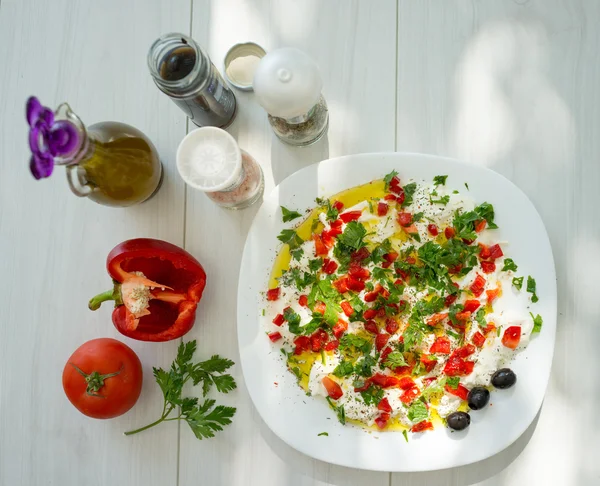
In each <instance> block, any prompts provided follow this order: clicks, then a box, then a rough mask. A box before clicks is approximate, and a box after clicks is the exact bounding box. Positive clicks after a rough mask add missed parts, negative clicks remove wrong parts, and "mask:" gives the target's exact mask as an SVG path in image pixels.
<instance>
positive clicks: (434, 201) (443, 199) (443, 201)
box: [429, 194, 450, 206]
mask: <svg viewBox="0 0 600 486" xmlns="http://www.w3.org/2000/svg"><path fill="white" fill-rule="evenodd" d="M429 202H430V203H431V204H443V205H444V206H445V205H446V204H448V203H449V202H450V196H448V195H447V194H446V195H445V196H442V197H441V198H439V199H431V198H429Z"/></svg>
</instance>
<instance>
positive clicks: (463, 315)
mask: <svg viewBox="0 0 600 486" xmlns="http://www.w3.org/2000/svg"><path fill="white" fill-rule="evenodd" d="M470 318H471V313H470V312H469V311H462V312H457V313H456V320H457V321H462V322H465V321H468V320H469V319H470Z"/></svg>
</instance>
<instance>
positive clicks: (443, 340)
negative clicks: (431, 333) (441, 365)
mask: <svg viewBox="0 0 600 486" xmlns="http://www.w3.org/2000/svg"><path fill="white" fill-rule="evenodd" d="M429 352H430V353H437V354H450V339H448V338H447V337H446V336H440V337H438V338H436V340H435V341H434V343H433V344H432V345H431V348H429Z"/></svg>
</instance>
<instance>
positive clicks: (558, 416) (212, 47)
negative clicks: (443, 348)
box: [0, 0, 600, 486]
mask: <svg viewBox="0 0 600 486" xmlns="http://www.w3.org/2000/svg"><path fill="white" fill-rule="evenodd" d="M169 31H179V32H184V33H189V34H191V35H192V36H193V37H194V38H195V39H196V40H197V41H198V42H199V43H200V44H201V45H203V46H204V47H205V48H206V49H207V51H208V52H209V54H210V55H211V57H212V58H213V60H214V61H215V63H216V64H217V65H219V67H220V66H221V64H222V62H221V60H222V59H223V56H224V54H225V52H226V50H227V49H228V47H229V46H231V45H233V44H235V43H236V42H239V41H247V40H252V41H255V42H258V43H260V44H262V45H263V46H264V47H265V48H266V49H273V48H276V47H279V46H296V47H299V48H301V49H303V50H305V51H306V52H308V53H309V54H310V55H312V56H314V57H315V58H316V60H317V61H318V63H319V64H320V66H321V69H322V74H323V78H324V79H323V80H324V94H325V97H326V98H327V101H328V103H329V108H330V113H331V124H330V129H329V135H328V138H327V139H326V140H324V141H322V142H321V143H319V144H317V145H315V146H313V147H310V148H303V149H295V148H290V147H287V146H284V145H282V144H281V143H280V142H278V141H277V140H276V139H275V137H274V135H273V134H272V132H271V131H270V128H269V126H268V123H267V120H266V115H265V114H264V112H263V111H262V110H261V109H260V108H259V107H258V105H257V104H256V102H255V100H254V97H253V96H252V94H247V93H239V92H236V94H237V96H238V100H239V104H240V110H239V114H238V117H237V120H236V122H235V124H234V125H233V126H232V127H231V129H230V131H231V133H233V134H234V136H236V137H237V139H238V140H239V143H240V146H241V147H242V148H243V149H245V150H247V151H248V152H250V153H251V154H252V155H253V156H254V157H255V158H256V159H257V160H258V161H260V163H261V165H262V167H263V170H264V172H265V176H266V186H267V187H266V190H267V191H269V190H270V189H271V188H272V187H273V186H274V185H275V184H276V183H278V182H280V181H281V180H282V179H283V178H284V177H286V176H287V175H289V174H290V173H292V172H294V171H295V170H297V169H299V168H301V167H303V166H305V165H307V164H311V163H314V162H317V161H319V160H321V159H324V158H327V157H335V156H340V155H345V154H352V153H360V152H373V151H414V152H425V153H432V154H440V155H448V156H453V157H457V158H460V159H464V160H467V161H470V162H472V163H473V164H484V165H486V166H489V167H491V168H493V169H494V170H496V171H498V172H500V173H502V174H504V175H505V176H507V177H508V178H509V179H511V180H512V181H514V182H515V183H516V184H517V185H518V186H519V187H521V188H522V189H523V191H525V193H526V194H527V195H528V196H529V197H530V198H531V200H532V201H533V202H534V204H535V206H536V207H537V209H538V211H539V212H540V214H541V215H542V218H543V220H544V222H545V224H546V227H547V229H548V233H549V235H550V239H551V242H552V246H553V250H554V255H555V260H556V267H557V273H558V289H559V329H558V336H557V345H556V353H555V358H554V366H553V370H552V376H551V380H550V384H549V388H548V394H547V398H546V400H545V402H544V405H543V407H542V410H541V412H540V415H539V417H538V420H537V421H536V423H534V424H533V425H532V426H531V427H530V428H529V430H528V431H527V432H526V433H525V434H524V436H523V437H521V438H520V439H519V440H518V441H517V442H516V443H515V444H514V445H512V446H511V447H509V448H508V449H507V450H505V451H504V452H502V453H500V454H498V455H497V456H495V457H493V458H490V459H488V460H486V461H483V462H481V463H478V464H474V465H470V466H466V467H461V468H457V469H452V470H445V471H438V472H433V473H420V474H416V473H415V474H387V473H370V472H365V471H356V470H351V469H346V468H341V467H336V466H330V465H328V464H325V463H323V462H319V461H316V460H312V459H310V458H308V457H306V456H303V455H301V454H299V453H297V452H295V451H294V450H292V449H291V448H290V447H288V446H287V445H286V444H284V443H282V442H281V441H280V440H279V439H277V438H276V437H275V436H274V434H273V433H272V432H270V431H269V430H268V429H267V428H266V426H265V424H264V423H263V422H262V421H261V419H260V418H259V417H258V415H257V413H256V411H255V409H254V408H253V405H252V403H251V402H250V399H249V396H248V393H247V391H246V389H245V387H244V384H243V379H242V376H241V372H240V367H239V366H237V367H235V375H236V378H237V380H238V383H239V385H240V386H239V390H238V391H237V392H235V393H234V394H232V396H229V397H228V402H229V403H231V404H235V406H237V408H238V413H237V416H236V418H235V421H234V424H233V425H232V426H230V427H228V428H227V429H226V430H225V431H224V432H223V433H220V434H218V436H217V437H216V438H214V439H211V440H204V441H198V440H197V439H195V438H194V436H193V435H192V433H191V432H190V431H189V429H188V428H187V426H186V425H185V424H183V425H182V426H181V428H178V426H177V425H176V424H174V423H168V424H162V425H161V426H159V427H157V428H155V429H152V430H149V431H147V432H145V433H143V434H139V435H137V436H132V437H125V436H123V435H122V432H123V431H124V430H127V429H131V428H133V427H134V426H139V425H143V424H146V423H148V422H149V421H151V420H152V419H153V418H154V417H155V416H157V414H158V413H159V408H160V403H161V396H160V391H159V389H158V387H157V386H156V385H155V383H154V380H153V379H152V376H151V367H152V366H168V365H169V363H170V362H171V360H172V359H173V357H174V354H175V349H176V346H177V343H176V342H171V343H167V344H151V343H143V342H139V341H132V340H129V339H127V338H125V337H123V336H121V335H120V334H118V333H117V332H116V330H115V329H114V328H113V326H112V324H111V322H110V312H109V309H104V308H103V309H102V310H101V311H100V312H97V313H91V312H89V311H88V310H87V306H86V302H87V300H88V299H89V297H90V296H92V295H95V294H96V293H97V292H99V291H101V290H104V288H105V287H106V286H107V284H109V278H108V276H107V275H106V273H105V269H104V261H105V258H106V255H107V253H108V251H109V250H110V249H111V248H112V247H113V246H114V245H116V244H117V243H119V242H120V241H122V240H125V239H127V238H132V237H140V236H147V237H156V238H162V239H166V240H169V241H171V242H173V243H175V244H178V245H181V246H184V247H185V248H186V249H187V250H188V251H189V252H191V253H192V254H193V255H195V256H196V257H197V258H198V259H199V260H200V261H201V262H202V263H203V265H204V266H205V269H206V271H207V274H208V287H207V290H206V293H205V295H204V298H203V300H202V303H201V305H200V307H199V311H198V317H197V322H196V326H195V327H194V329H193V330H192V331H191V332H190V333H189V334H188V336H187V337H188V338H195V339H197V340H198V342H199V344H200V350H201V353H202V355H204V356H208V355H209V354H210V353H220V354H222V355H225V356H228V357H231V358H233V359H234V360H238V359H239V357H238V351H237V340H236V319H235V316H236V311H235V304H232V302H235V296H236V287H237V277H238V267H239V261H240V254H241V250H242V247H243V244H244V239H245V236H246V232H247V230H248V227H249V225H250V222H251V220H252V218H253V215H254V214H255V212H256V209H257V208H256V207H254V208H250V209H247V210H245V211H241V212H228V211H226V210H222V209H219V208H218V207H216V206H215V205H213V204H212V203H211V202H210V201H209V200H208V199H206V198H205V196H204V195H203V194H201V193H199V192H195V191H193V190H187V189H186V187H185V186H184V184H183V182H182V181H181V180H180V179H179V178H178V176H177V173H176V169H175V166H174V154H175V149H176V147H177V144H178V143H179V141H180V140H181V139H182V138H183V136H184V135H185V134H186V132H187V131H188V130H189V129H191V128H193V126H192V125H191V124H190V123H188V122H187V120H186V118H185V116H184V114H183V113H182V112H181V111H180V110H179V109H178V108H177V107H176V106H175V105H174V104H173V103H171V101H169V100H168V99H167V97H165V96H164V95H163V94H161V93H160V92H159V91H158V89H157V88H156V87H155V86H154V84H153V83H152V80H151V79H150V76H149V74H148V71H147V68H146V52H147V49H148V47H149V45H150V44H151V42H152V41H153V40H154V39H155V38H156V37H158V36H159V35H160V34H163V33H166V32H169ZM0 46H1V49H0V93H1V94H0V133H1V136H2V139H1V140H2V142H1V149H0V150H1V157H0V167H1V172H0V279H1V283H0V316H1V317H0V485H1V486H20V485H27V486H38V485H61V486H62V485H85V486H93V485H98V486H106V485H119V486H120V485H147V486H153V485H159V486H165V485H180V486H191V485H211V486H212V485H260V486H279V485H294V486H300V485H302V486H308V485H319V486H320V485H328V484H331V485H362V484H364V485H369V486H389V485H393V486H400V485H405V484H406V485H411V486H412V485H415V486H416V485H442V486H445V485H447V486H450V485H467V484H481V485H486V486H492V485H494V486H495V485H498V486H499V485H503V486H505V485H511V486H512V485H514V486H520V485H524V484H527V485H529V486H535V485H577V486H579V485H581V486H589V485H593V484H600V462H599V461H598V459H597V458H598V452H597V451H598V450H599V449H600V418H599V417H600V416H599V414H598V413H597V409H596V408H595V405H596V403H597V401H598V399H600V379H599V376H598V375H599V374H598V371H597V370H598V369H600V354H599V353H598V342H599V341H600V327H599V325H598V317H599V316H600V298H598V277H597V276H598V274H599V273H600V229H599V228H600V225H599V223H600V217H599V216H598V209H597V205H598V196H597V194H598V193H597V191H598V186H599V183H600V142H599V140H600V94H599V88H600V54H599V52H600V51H599V46H600V2H598V1H596V0H571V1H560V0H537V1H528V0H514V1H508V0H473V1H466V0H465V1H462V0H430V1H424V0H398V1H396V0H360V1H358V0H355V1H350V0H272V1H268V0H164V1H161V0H130V1H123V0H103V1H94V2H92V1H76V0H51V1H44V0H1V3H0ZM32 94H35V95H37V96H38V97H39V98H40V99H41V100H42V102H43V103H44V104H47V105H50V106H56V105H57V104H58V103H59V102H61V101H64V100H68V101H69V102H70V104H71V105H72V107H73V109H74V110H75V111H76V112H77V113H78V114H79V115H80V116H81V117H82V119H83V120H84V121H85V122H87V123H93V122H97V121H102V120H119V121H123V122H126V123H130V124H132V125H134V126H136V127H138V128H140V129H141V130H142V131H144V132H145V133H146V134H147V135H148V136H149V137H150V138H151V139H152V140H153V141H154V142H155V144H156V146H157V147H158V150H159V152H160V154H161V157H162V160H163V161H164V165H165V168H166V178H165V182H164V185H163V187H162V189H161V191H160V192H159V194H158V195H157V196H156V197H155V198H154V199H153V200H152V201H150V202H148V203H147V204H143V205H141V206H139V207H136V208H132V209H127V210H115V209H110V208H104V207H102V206H99V205H96V204H94V203H93V202H91V201H87V200H77V199H76V198H75V197H74V196H72V195H71V194H70V192H69V190H68V187H67V184H66V181H65V177H64V175H63V174H62V169H60V168H59V169H57V174H55V175H54V176H53V177H52V178H51V179H48V180H44V181H39V182H38V181H34V180H33V178H32V177H31V176H30V175H29V172H28V169H27V161H28V149H27V143H26V132H27V128H26V123H25V119H24V103H25V100H26V98H27V97H28V96H29V95H32ZM100 336H110V337H115V338H117V339H121V340H122V341H124V342H126V343H127V344H128V345H130V346H131V347H132V348H133V349H134V350H135V351H136V352H137V353H138V354H139V356H140V358H141V359H142V362H143V364H144V372H145V376H146V380H145V382H144V387H143V391H142V396H141V398H140V401H139V402H138V404H137V405H136V407H135V408H134V409H133V410H132V411H131V412H129V413H128V414H126V415H124V416H122V417H120V418H117V419H114V420H110V421H96V420H91V419H88V418H86V417H84V416H83V415H80V414H79V413H78V412H77V411H76V410H75V409H74V408H73V407H72V406H71V405H70V404H69V403H68V402H67V400H66V398H65V397H64V394H63V391H62V386H61V373H62V368H63V365H64V363H65V361H66V359H67V358H68V356H69V355H70V353H71V352H72V351H73V350H74V349H75V348H76V347H78V346H79V345H80V344H82V343H83V342H84V341H87V340H89V339H92V338H95V337H100ZM515 413H518V411H515Z"/></svg>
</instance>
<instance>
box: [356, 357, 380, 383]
mask: <svg viewBox="0 0 600 486" xmlns="http://www.w3.org/2000/svg"><path fill="white" fill-rule="evenodd" d="M376 364H377V361H376V360H375V358H373V357H372V356H371V355H366V356H365V357H364V358H362V359H361V360H359V361H357V362H356V364H355V365H354V373H356V374H357V375H358V376H362V377H364V378H368V377H370V376H371V375H372V374H373V370H372V368H373V366H375V365H376Z"/></svg>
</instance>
